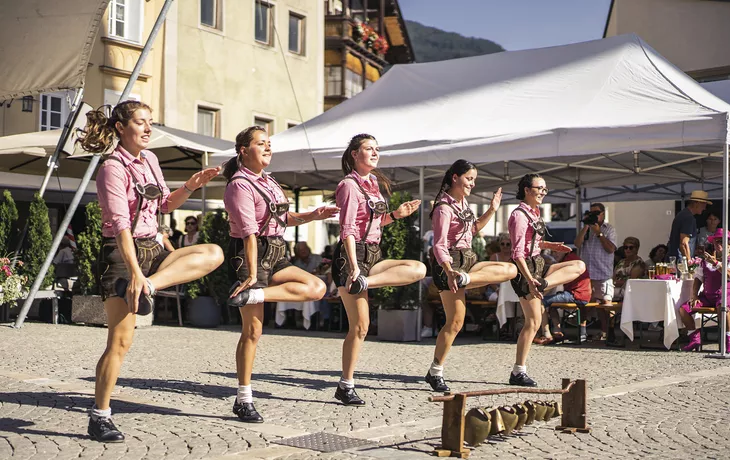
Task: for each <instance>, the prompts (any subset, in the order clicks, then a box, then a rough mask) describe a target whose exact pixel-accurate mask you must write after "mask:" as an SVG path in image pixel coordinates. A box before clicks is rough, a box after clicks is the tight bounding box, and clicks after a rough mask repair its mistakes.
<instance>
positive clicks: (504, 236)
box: [489, 233, 512, 262]
mask: <svg viewBox="0 0 730 460" xmlns="http://www.w3.org/2000/svg"><path fill="white" fill-rule="evenodd" d="M498 243H499V252H495V253H493V254H492V255H491V257H489V260H490V262H509V261H510V259H512V242H511V241H510V239H509V233H500V234H499V238H498Z"/></svg>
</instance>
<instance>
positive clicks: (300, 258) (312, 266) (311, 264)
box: [291, 241, 322, 275]
mask: <svg viewBox="0 0 730 460" xmlns="http://www.w3.org/2000/svg"><path fill="white" fill-rule="evenodd" d="M291 262H292V264H294V266H295V267H299V268H301V269H302V270H304V271H305V272H307V273H312V274H314V275H318V274H319V268H320V265H321V264H322V256H320V255H317V254H312V250H311V249H310V248H309V245H308V244H307V243H306V242H304V241H299V242H298V243H297V244H296V245H295V246H294V257H293V258H292V261H291Z"/></svg>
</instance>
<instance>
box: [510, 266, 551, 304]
mask: <svg viewBox="0 0 730 460" xmlns="http://www.w3.org/2000/svg"><path fill="white" fill-rule="evenodd" d="M511 262H512V263H513V264H515V267H517V264H516V263H515V261H514V260H511ZM525 263H526V264H527V268H528V269H529V270H530V274H531V275H532V276H533V277H536V276H539V277H543V276H544V275H545V259H543V258H542V256H535V257H528V258H527V259H525ZM510 283H512V289H514V290H515V294H517V297H528V296H529V295H530V286H528V284H527V278H525V277H524V276H522V272H521V271H520V267H517V276H515V277H514V278H512V279H511V280H510Z"/></svg>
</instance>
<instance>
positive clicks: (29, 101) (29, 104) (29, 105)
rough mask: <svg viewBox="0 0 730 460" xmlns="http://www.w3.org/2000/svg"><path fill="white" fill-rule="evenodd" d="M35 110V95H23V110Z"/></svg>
mask: <svg viewBox="0 0 730 460" xmlns="http://www.w3.org/2000/svg"><path fill="white" fill-rule="evenodd" d="M32 111H33V96H23V112H32Z"/></svg>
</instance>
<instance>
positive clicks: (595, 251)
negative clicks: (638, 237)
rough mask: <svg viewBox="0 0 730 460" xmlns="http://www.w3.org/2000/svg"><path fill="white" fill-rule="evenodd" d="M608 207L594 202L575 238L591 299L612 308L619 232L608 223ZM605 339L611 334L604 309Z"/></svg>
mask: <svg viewBox="0 0 730 460" xmlns="http://www.w3.org/2000/svg"><path fill="white" fill-rule="evenodd" d="M605 219H606V207H605V206H603V204H602V203H592V204H591V210H590V212H589V213H588V214H587V215H586V216H585V217H584V218H583V228H582V229H581V231H580V232H579V233H578V235H577V236H576V237H575V246H576V247H577V248H578V249H580V255H581V259H583V262H585V264H586V271H587V272H588V273H589V274H590V277H591V287H592V290H593V294H592V296H591V300H594V301H596V302H598V303H600V304H601V305H611V300H612V299H613V253H614V252H615V251H616V229H615V228H613V225H611V224H609V223H607V222H606V221H605ZM601 311H602V312H604V314H602V315H601V329H602V330H603V334H602V338H604V337H605V336H606V332H607V331H608V315H606V314H605V312H606V310H601Z"/></svg>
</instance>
